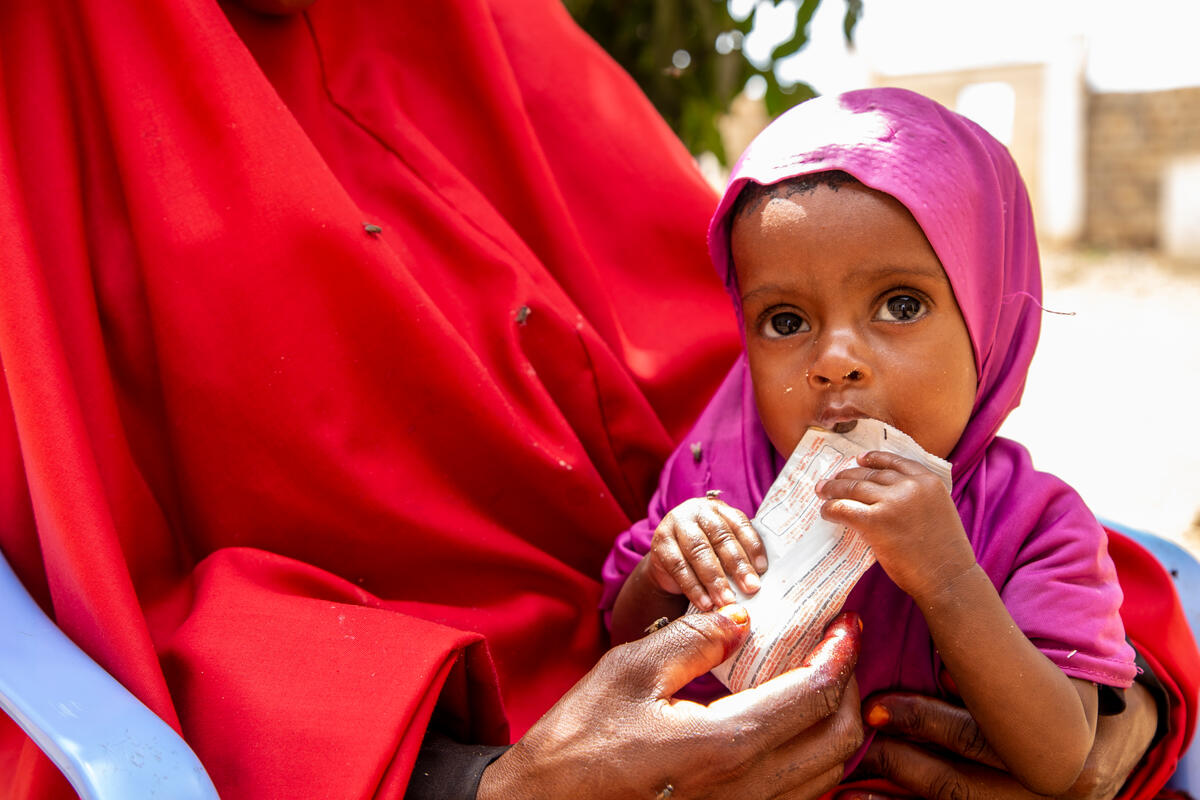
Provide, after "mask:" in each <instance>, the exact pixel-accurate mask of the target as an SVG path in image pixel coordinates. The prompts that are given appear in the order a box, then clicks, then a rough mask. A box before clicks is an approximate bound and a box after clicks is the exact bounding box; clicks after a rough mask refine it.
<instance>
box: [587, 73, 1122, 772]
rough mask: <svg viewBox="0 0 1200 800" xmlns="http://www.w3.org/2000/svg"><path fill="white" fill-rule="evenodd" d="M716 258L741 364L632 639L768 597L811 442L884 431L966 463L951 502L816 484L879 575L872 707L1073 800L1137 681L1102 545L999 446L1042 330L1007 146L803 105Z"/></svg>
mask: <svg viewBox="0 0 1200 800" xmlns="http://www.w3.org/2000/svg"><path fill="white" fill-rule="evenodd" d="M709 247H710V252H711V254H712V258H713V261H714V263H715V264H716V266H717V269H718V271H719V272H720V274H721V275H722V277H723V278H724V279H725V281H726V284H727V286H728V287H729V289H730V293H731V295H732V296H733V298H734V305H735V308H736V310H737V313H738V315H739V317H740V319H741V320H742V322H743V335H744V340H745V353H744V355H743V356H742V358H741V359H740V360H739V361H738V363H737V364H736V365H735V366H734V369H733V370H732V372H731V373H730V375H729V377H728V378H727V379H726V381H725V383H724V384H723V385H722V387H721V388H720V389H719V390H718V392H717V394H716V396H715V397H714V398H713V400H712V401H711V403H710V405H709V406H708V408H707V409H706V410H705V412H704V413H703V415H702V416H701V418H700V420H699V421H698V422H697V424H696V427H695V429H694V430H693V432H692V433H691V434H690V435H689V437H688V438H687V440H686V441H685V443H684V445H683V446H682V447H680V449H679V450H678V451H677V452H676V453H675V454H674V455H673V456H672V457H671V459H670V460H669V461H668V463H667V466H666V467H665V469H664V473H663V477H662V481H661V483H660V486H659V490H658V493H657V494H656V495H655V498H654V500H653V501H652V504H651V508H650V515H649V517H648V519H646V520H643V521H642V522H640V523H638V524H637V525H635V526H634V527H633V528H631V529H630V530H629V531H627V532H626V533H624V534H622V536H621V537H619V538H618V540H617V542H616V544H615V546H614V549H613V552H612V553H611V554H610V556H609V559H608V561H607V562H606V564H605V581H606V592H605V597H604V601H603V604H604V606H605V607H606V609H608V610H611V615H610V617H609V620H610V626H611V630H612V633H613V638H614V640H615V641H625V640H629V639H631V638H635V637H637V636H640V635H642V633H643V631H644V630H645V628H646V627H647V625H649V624H651V623H652V622H653V621H654V620H655V619H656V618H658V617H660V616H667V617H673V616H677V615H678V614H680V613H682V611H683V610H684V608H685V607H686V604H687V602H688V601H689V600H690V601H691V602H692V603H694V604H695V605H696V606H697V607H699V608H701V609H709V608H712V607H714V606H719V605H722V604H726V603H730V602H733V601H734V599H735V598H734V595H733V593H732V591H731V590H730V581H733V582H735V583H736V584H737V585H738V587H739V588H741V589H742V590H743V591H744V592H747V593H753V592H755V591H757V589H758V586H759V581H758V575H759V574H760V573H761V572H762V571H763V570H764V569H766V568H767V564H766V559H765V555H764V551H763V547H762V543H761V542H760V541H759V539H758V536H757V534H756V533H755V532H754V529H753V528H752V527H751V526H750V524H749V521H748V520H747V518H746V513H747V512H749V513H753V511H754V509H755V508H756V507H757V506H758V503H759V502H761V500H762V497H763V493H764V492H765V490H766V488H767V487H768V486H769V485H770V484H771V482H772V480H773V479H774V477H775V475H776V474H777V473H778V471H779V469H780V467H781V466H782V464H783V461H784V459H785V458H786V456H787V455H789V454H790V453H791V452H792V450H793V449H794V448H795V446H796V445H797V443H798V442H799V441H800V439H801V437H802V436H803V435H804V433H805V431H806V430H807V429H808V428H809V427H810V426H819V427H822V428H827V429H837V428H839V427H845V426H849V425H852V424H854V422H855V420H859V419H864V418H874V419H879V420H883V421H884V422H887V423H889V424H890V425H893V426H894V427H896V428H899V429H900V430H902V431H904V432H905V433H907V434H908V435H910V436H911V437H912V438H913V439H914V440H916V442H917V443H918V444H920V445H921V446H922V447H923V448H924V449H925V450H927V451H929V452H930V453H933V454H934V455H937V456H941V457H943V458H947V459H948V460H950V461H951V462H952V463H953V479H954V489H953V491H952V492H951V491H947V489H946V488H945V486H944V484H943V483H942V482H941V481H940V480H939V479H938V478H937V477H936V476H935V475H934V474H933V473H931V472H930V471H929V470H927V469H926V468H925V467H924V466H922V465H920V464H917V463H916V462H913V461H911V460H908V459H906V458H902V457H900V456H897V455H895V454H890V453H883V452H868V453H865V454H863V455H862V456H860V457H859V458H858V461H857V466H854V467H852V468H850V469H846V470H844V471H842V472H841V473H839V474H837V475H836V476H835V477H833V478H832V479H830V480H826V481H823V482H821V483H819V484H818V485H817V496H818V498H819V499H820V501H822V505H821V514H822V516H823V517H824V518H825V519H827V520H830V521H833V522H836V523H840V524H842V525H846V526H848V527H850V528H853V529H854V530H856V531H858V532H859V533H860V534H861V535H862V536H863V537H864V538H865V539H866V540H867V541H868V542H869V543H870V545H871V547H872V548H873V549H874V552H875V557H876V559H877V561H878V564H877V566H875V567H873V568H872V569H871V570H868V572H867V573H866V574H865V575H864V576H863V578H862V579H861V580H860V581H859V583H858V585H856V587H855V589H854V590H853V592H852V593H851V595H850V597H849V598H848V600H847V603H846V608H847V609H850V610H853V611H857V612H858V613H859V614H860V615H861V617H862V618H863V621H864V626H865V627H864V631H863V650H862V655H861V657H860V661H859V667H858V672H857V677H858V681H859V685H860V689H861V691H862V693H863V695H864V696H865V695H867V694H870V693H871V692H875V691H879V690H882V689H896V688H900V689H908V690H912V691H917V692H923V693H936V692H939V691H940V692H941V693H942V694H947V695H948V694H955V695H958V696H960V697H961V698H962V700H963V701H964V702H965V704H966V706H967V708H968V709H969V710H970V712H971V714H972V715H973V716H974V718H975V719H976V721H977V722H978V723H979V725H980V728H981V730H982V731H983V733H984V735H985V736H986V738H987V741H988V743H989V745H990V746H991V747H992V749H994V750H995V752H996V753H997V754H998V755H999V757H1000V759H1001V760H1002V761H1003V762H1004V764H1005V765H1006V766H1007V768H1008V769H1009V771H1011V772H1012V774H1013V775H1014V776H1016V777H1017V778H1018V779H1019V780H1021V781H1022V783H1024V784H1025V786H1026V787H1028V788H1029V789H1031V790H1032V791H1035V792H1038V793H1041V794H1056V793H1059V792H1062V791H1065V790H1066V789H1067V788H1069V787H1070V786H1071V784H1072V783H1073V782H1074V781H1075V779H1076V777H1077V776H1078V774H1079V771H1080V769H1081V768H1082V766H1083V764H1084V761H1085V759H1086V757H1087V755H1088V752H1089V751H1090V749H1091V746H1092V738H1093V734H1094V732H1095V725H1096V714H1097V708H1098V704H1099V693H1100V690H1099V689H1098V688H1097V684H1098V683H1099V684H1103V685H1105V686H1106V687H1114V688H1118V689H1119V688H1122V687H1126V686H1128V685H1129V684H1130V682H1131V681H1132V679H1133V677H1134V673H1135V668H1134V665H1133V652H1132V649H1131V648H1130V647H1129V646H1128V645H1127V644H1126V643H1125V641H1124V632H1123V628H1122V625H1121V622H1120V618H1119V616H1118V610H1119V607H1120V602H1121V594H1120V589H1119V588H1118V586H1117V582H1116V574H1115V571H1114V568H1113V565H1112V562H1111V560H1110V559H1109V557H1108V553H1107V547H1106V540H1105V536H1104V532H1103V530H1102V529H1101V527H1100V525H1099V524H1098V523H1097V522H1096V520H1095V518H1094V516H1093V515H1092V514H1091V513H1090V512H1089V511H1088V509H1087V508H1086V506H1085V505H1084V504H1083V502H1082V500H1080V498H1079V497H1078V495H1077V494H1075V493H1074V492H1073V491H1072V490H1071V489H1070V488H1069V487H1067V486H1066V485H1065V484H1063V483H1062V482H1061V481H1059V480H1058V479H1056V478H1054V477H1052V476H1049V475H1046V474H1043V473H1039V472H1036V471H1034V469H1033V467H1032V465H1031V462H1030V459H1029V456H1028V453H1027V452H1026V451H1025V450H1024V448H1022V447H1021V446H1020V445H1018V444H1016V443H1014V442H1012V441H1009V440H1006V439H1003V438H999V437H997V436H996V432H997V430H998V429H999V427H1000V424H1001V423H1002V422H1003V420H1004V418H1005V417H1006V416H1007V415H1008V413H1009V412H1010V411H1011V410H1012V409H1013V408H1015V407H1016V405H1017V403H1018V402H1019V399H1020V394H1021V390H1022V388H1023V386H1024V381H1025V375H1026V373H1027V370H1028V367H1029V362H1030V359H1031V358H1032V355H1033V350H1034V347H1035V345H1036V341H1037V334H1038V329H1039V314H1040V313H1041V308H1040V305H1039V297H1040V292H1041V286H1040V273H1039V267H1038V257H1037V246H1036V241H1035V238H1034V231H1033V223H1032V217H1031V214H1030V209H1029V201H1028V197H1027V195H1026V192H1025V188H1024V185H1023V183H1022V181H1021V178H1020V175H1019V174H1018V172H1017V169H1016V167H1015V165H1014V164H1013V162H1012V159H1011V157H1010V156H1009V154H1008V152H1007V150H1006V149H1005V148H1004V147H1003V145H1001V144H999V143H998V142H997V141H996V140H995V139H993V138H992V137H991V136H989V135H988V134H987V133H986V132H984V131H983V130H982V129H981V128H979V127H978V126H977V125H975V124H974V123H972V122H970V121H968V120H966V119H965V118H963V117H960V116H958V115H957V114H954V113H952V112H950V111H948V110H946V109H945V108H943V107H941V106H939V105H938V104H936V103H934V102H933V101H931V100H929V99H927V98H924V97H921V96H919V95H916V94H913V93H911V92H907V91H903V90H897V89H876V90H865V91H861V92H851V93H848V94H846V95H842V96H840V97H828V98H820V99H818V100H813V101H809V102H807V103H804V104H802V105H800V106H798V107H797V108H795V109H793V110H792V111H790V112H788V113H786V114H784V115H783V116H781V117H780V118H779V119H778V120H776V121H775V122H774V123H773V124H772V125H771V126H770V127H769V128H768V129H767V130H766V131H764V132H763V133H762V134H761V135H760V136H759V137H758V138H757V139H756V140H755V142H754V143H753V144H751V146H750V147H749V148H748V149H747V151H746V154H745V155H744V156H743V157H742V160H741V161H740V162H739V163H738V165H737V166H736V167H735V168H734V172H733V176H732V178H731V180H730V184H729V187H728V189H727V190H726V192H725V196H724V198H723V200H722V202H721V204H720V206H719V208H718V210H717V212H716V215H715V216H714V218H713V222H712V225H711V227H710V230H709ZM717 491H719V492H720V495H719V497H717V496H716V493H717ZM943 668H944V673H948V676H949V679H948V680H946V681H945V682H944V683H943V681H941V680H939V676H940V675H942V674H943ZM1105 691H1106V692H1110V693H1111V691H1112V690H1111V689H1105Z"/></svg>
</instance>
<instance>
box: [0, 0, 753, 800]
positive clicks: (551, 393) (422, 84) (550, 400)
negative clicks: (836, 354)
mask: <svg viewBox="0 0 1200 800" xmlns="http://www.w3.org/2000/svg"><path fill="white" fill-rule="evenodd" d="M226 12H227V14H228V18H227V16H226ZM231 23H232V24H231ZM0 59H2V63H0V70H2V75H3V80H2V83H0V91H2V93H3V94H2V97H0V114H3V118H2V119H0V230H3V231H4V246H3V248H2V249H0V259H3V261H2V264H3V266H2V267H0V274H2V275H3V278H2V280H0V359H2V361H3V367H4V375H5V380H4V384H3V385H5V387H6V389H7V392H6V393H3V394H0V396H3V397H4V400H3V401H2V402H4V403H11V408H12V411H11V413H10V412H7V411H2V412H0V431H2V433H0V453H2V456H0V459H2V460H0V463H2V465H3V466H2V468H0V469H2V471H0V492H2V494H0V546H2V547H3V549H4V552H5V554H6V555H7V556H8V557H9V559H10V560H11V561H12V562H13V565H14V568H15V569H16V570H17V572H18V574H19V575H20V576H21V577H22V579H23V580H24V582H25V583H26V585H28V586H30V587H31V588H32V590H33V591H34V593H35V594H36V596H38V597H39V598H40V600H41V601H42V602H43V604H44V605H45V606H46V607H47V608H50V609H52V610H53V614H54V616H55V617H56V619H57V620H58V622H59V623H60V624H61V626H62V627H63V628H64V629H65V630H66V631H67V633H68V634H69V635H70V636H72V637H73V638H74V639H75V640H76V641H78V642H79V643H80V644H81V645H82V646H83V647H84V648H85V649H86V650H87V651H88V652H89V653H91V654H92V655H93V656H94V657H95V658H96V659H97V660H98V661H99V662H100V663H101V664H103V665H104V666H105V667H107V668H108V669H109V670H111V671H112V672H113V673H114V674H115V675H116V676H117V677H118V678H119V679H120V680H121V681H122V682H124V683H125V684H126V685H127V686H129V687H130V688H131V689H132V690H133V691H134V692H135V694H137V695H138V696H139V697H141V698H142V699H143V700H144V701H145V702H147V703H148V704H149V705H150V707H151V708H152V709H154V710H155V711H156V712H158V713H159V714H160V715H162V716H163V717H164V718H166V719H167V720H169V721H171V722H173V723H174V722H176V721H178V723H179V724H180V725H181V726H182V730H183V732H184V734H185V735H186V737H187V739H188V740H189V742H191V743H192V745H193V746H194V747H195V749H196V751H197V753H198V754H199V756H200V757H201V759H202V761H203V762H204V763H205V764H206V766H207V767H208V768H209V770H210V771H211V774H212V776H213V779H214V781H215V783H216V785H217V787H218V789H219V790H220V791H221V793H222V797H223V798H226V800H236V798H263V799H270V800H276V799H277V798H305V797H312V798H338V797H344V798H358V797H370V796H380V797H398V796H400V795H401V794H402V791H403V788H404V784H405V782H406V780H407V775H408V770H409V766H410V764H411V762H412V759H413V758H414V756H415V752H416V747H417V745H418V744H419V743H420V739H421V735H422V733H423V730H424V728H425V725H426V721H427V719H428V716H429V714H430V712H431V710H432V707H433V704H434V701H435V700H436V699H437V698H438V692H439V689H440V688H441V687H442V686H443V684H446V685H447V686H448V687H449V691H448V693H447V698H446V700H445V701H444V704H445V705H446V707H447V709H448V710H451V711H452V712H456V713H457V714H458V715H459V716H460V717H461V718H462V719H463V720H464V721H467V720H469V723H467V722H464V725H463V728H464V731H463V733H464V735H469V736H471V737H473V738H474V739H476V740H483V741H490V742H504V741H507V740H508V737H509V736H510V732H511V735H513V736H515V735H518V734H520V733H521V732H522V731H524V729H525V728H526V727H527V726H528V725H529V724H530V723H531V722H532V721H533V720H535V719H536V718H537V717H538V716H539V715H541V714H542V713H543V712H544V711H545V710H546V709H547V708H548V707H549V705H550V704H551V703H552V702H553V701H554V700H556V699H557V698H558V697H559V696H561V694H562V693H563V692H564V691H565V690H566V689H567V688H568V687H569V686H570V685H571V684H573V683H574V682H575V681H576V680H577V679H578V678H579V677H580V676H581V675H582V674H583V672H584V671H585V670H586V669H588V668H589V667H590V666H591V665H592V664H593V663H594V662H595V660H596V658H597V657H598V656H599V654H600V653H601V652H602V650H603V648H604V646H605V638H604V635H603V633H602V627H601V625H600V618H599V614H598V612H597V611H596V605H597V599H598V596H599V584H598V578H599V575H600V564H601V562H602V560H603V558H604V555H605V553H606V552H607V551H608V547H609V544H610V542H611V539H612V537H613V535H615V534H616V532H618V531H620V530H622V529H623V528H625V527H627V526H628V525H629V523H630V522H631V521H632V520H633V519H634V518H636V517H638V516H640V515H641V514H642V513H644V509H645V505H646V502H647V500H648V498H649V493H650V491H651V489H652V487H653V484H654V481H655V480H656V477H657V470H658V468H659V466H660V464H661V461H662V459H663V458H664V457H665V456H666V454H667V452H668V451H669V449H670V447H671V445H672V443H673V440H674V439H675V438H677V437H678V436H680V435H682V432H683V430H684V429H685V428H686V426H687V425H688V424H690V422H691V420H692V418H693V417H694V416H695V414H696V413H697V412H698V411H699V409H700V408H701V406H702V405H703V403H704V401H705V400H706V398H707V395H708V394H709V393H710V392H711V390H712V389H713V388H714V387H715V385H716V383H717V381H718V380H719V379H720V376H721V375H722V374H723V372H724V371H725V370H726V369H727V368H728V364H729V363H730V362H731V361H732V359H733V357H734V354H735V352H736V349H737V338H736V333H735V332H734V329H733V321H732V315H731V314H730V312H729V309H728V300H727V299H726V297H725V294H724V291H723V289H722V288H721V286H720V282H719V281H718V280H717V279H716V277H715V276H714V275H713V274H712V271H711V269H709V268H708V266H707V255H706V251H705V244H704V229H705V225H706V224H707V220H708V216H709V214H710V213H711V210H712V207H713V204H714V195H713V192H712V191H711V189H710V188H709V187H708V186H707V185H706V184H705V182H704V181H703V179H702V178H701V176H700V175H699V173H698V172H697V171H696V169H695V167H694V166H693V164H692V162H691V159H690V157H689V156H688V154H687V152H686V151H685V149H684V148H683V147H682V145H681V144H680V143H679V141H678V140H677V139H676V138H675V137H674V135H673V134H672V133H671V132H670V130H669V129H668V128H667V126H666V125H665V124H664V123H663V122H662V120H661V119H660V118H659V117H658V115H657V114H656V113H655V112H654V110H653V108H652V107H651V106H650V105H649V103H648V102H647V101H646V100H645V99H644V98H643V97H642V96H641V95H640V94H639V93H638V92H637V90H636V88H635V86H634V84H633V83H632V81H631V80H630V79H629V78H628V76H627V75H625V74H624V73H623V72H622V71H621V70H620V69H619V68H618V67H617V66H616V65H615V64H614V63H612V62H611V61H610V60H609V59H608V58H607V57H606V56H605V55H604V54H603V53H602V51H601V50H600V49H599V48H598V47H597V46H596V45H595V44H594V43H593V42H591V41H590V40H589V39H587V38H586V36H585V35H584V34H583V33H582V32H581V31H579V30H578V29H577V28H576V27H574V25H573V23H572V22H571V20H570V19H569V17H568V16H567V14H566V12H565V11H564V10H563V9H562V8H561V6H560V5H559V4H558V3H555V2H551V1H550V0H530V2H505V3H498V4H496V7H495V8H493V7H491V6H489V4H487V3H485V2H482V0H476V1H474V2H472V1H470V0H457V1H456V2H451V3H419V2H417V3H395V2H382V0H380V1H378V2H376V1H375V0H362V1H361V2H359V1H355V2H351V1H350V0H333V1H331V0H324V1H323V2H319V3H317V4H316V5H315V6H314V7H313V8H312V10H311V11H310V12H308V13H306V14H303V15H297V16H291V17H282V18H272V17H265V16H258V15H256V14H254V13H251V12H248V11H245V10H243V9H240V8H238V7H230V8H227V9H225V10H224V11H223V10H222V8H220V7H218V6H217V5H216V4H215V3H213V2H209V1H208V0H188V1H187V2H185V1H184V0H171V2H148V3H112V2H108V0H80V2H74V3H73V2H66V0H52V1H50V2H45V3H43V2H36V3H24V2H20V3H5V4H3V6H0ZM364 223H370V224H372V225H376V226H378V227H379V228H381V229H382V230H381V232H377V233H372V232H369V231H368V230H367V229H366V227H365V225H364ZM523 309H528V310H527V311H526V310H523ZM484 639H486V642H487V646H486V648H485V647H484V646H482V645H481V644H479V642H481V640H484ZM493 666H494V669H493ZM447 682H448V683H447ZM497 687H499V690H500V691H499V692H497ZM506 725H507V729H506ZM0 745H2V746H0V797H20V798H23V797H39V798H40V797H50V796H64V797H66V796H71V795H70V794H69V792H68V790H67V789H66V788H65V783H63V782H62V781H61V779H59V778H58V777H57V776H56V775H55V774H54V772H53V768H52V767H50V766H49V765H48V762H45V761H44V760H43V759H40V758H39V757H35V754H34V751H33V747H32V745H31V744H28V743H27V742H24V741H23V740H22V739H21V738H20V735H19V734H18V733H17V732H16V729H15V726H13V725H11V723H8V721H7V720H5V721H4V723H3V726H2V728H0Z"/></svg>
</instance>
